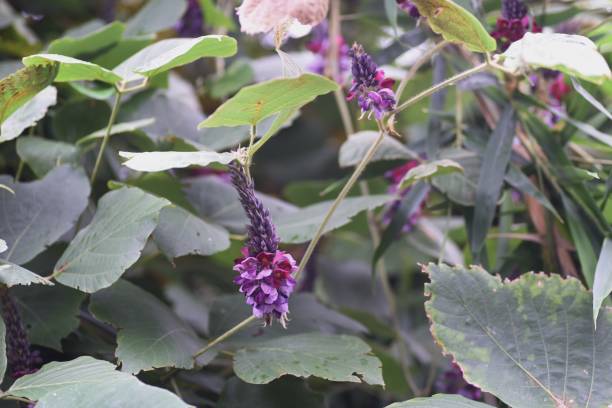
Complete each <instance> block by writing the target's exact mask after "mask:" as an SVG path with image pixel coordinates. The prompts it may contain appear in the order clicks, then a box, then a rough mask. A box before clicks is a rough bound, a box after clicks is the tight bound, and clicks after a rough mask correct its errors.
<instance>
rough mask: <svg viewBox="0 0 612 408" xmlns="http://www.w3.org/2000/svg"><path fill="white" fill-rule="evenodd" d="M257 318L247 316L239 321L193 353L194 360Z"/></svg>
mask: <svg viewBox="0 0 612 408" xmlns="http://www.w3.org/2000/svg"><path fill="white" fill-rule="evenodd" d="M255 320H257V318H256V317H255V316H251V317H247V318H246V319H244V320H243V321H241V322H240V323H238V324H237V325H235V326H234V327H232V328H231V329H229V330H228V331H226V332H225V333H223V334H222V335H220V336H219V337H217V338H216V339H214V340H213V341H211V342H210V343H208V344H207V345H206V346H205V347H203V348H201V349H200V350H198V351H197V352H196V353H195V354H194V355H193V358H194V360H195V359H197V358H198V357H200V356H201V355H202V354H204V353H206V352H207V351H208V350H210V349H211V348H213V347H214V346H216V345H217V344H219V343H221V342H222V341H223V340H225V339H227V338H229V337H231V336H233V335H234V334H235V333H237V332H239V331H240V330H241V329H242V328H243V327H246V326H248V325H249V324H251V323H252V322H254V321H255Z"/></svg>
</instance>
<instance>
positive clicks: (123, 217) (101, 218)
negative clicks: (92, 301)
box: [53, 187, 169, 293]
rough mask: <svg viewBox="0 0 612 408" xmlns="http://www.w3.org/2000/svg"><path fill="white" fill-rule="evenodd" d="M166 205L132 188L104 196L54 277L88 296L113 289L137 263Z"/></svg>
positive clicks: (67, 251)
mask: <svg viewBox="0 0 612 408" xmlns="http://www.w3.org/2000/svg"><path fill="white" fill-rule="evenodd" d="M168 204H169V202H168V201H167V200H165V199H162V198H158V197H155V196H153V195H151V194H147V193H145V192H143V191H142V190H140V189H138V188H133V187H126V188H122V189H120V190H115V191H111V192H109V193H106V194H105V195H104V196H103V197H102V198H101V199H100V201H99V202H98V210H97V211H96V214H95V215H94V218H93V220H92V221H91V223H90V224H89V225H88V226H87V227H85V228H84V229H82V230H81V231H79V233H78V234H77V235H76V237H75V238H74V239H73V240H72V242H71V243H70V245H69V246H68V248H67V249H66V251H65V252H64V254H63V255H62V257H61V258H60V259H59V260H58V261H57V264H56V265H55V270H54V273H53V274H54V276H55V277H56V279H57V280H58V281H59V282H61V283H62V284H64V285H67V286H70V287H73V288H75V289H79V290H81V291H83V292H89V293H92V292H95V291H97V290H99V289H102V288H105V287H108V286H110V285H112V284H113V283H114V282H115V281H116V280H117V279H119V277H120V276H121V275H122V274H123V272H125V270H126V269H127V268H129V267H130V266H132V264H134V263H135V262H136V261H137V260H138V258H139V257H140V253H141V251H142V249H143V248H144V246H145V244H146V242H147V238H148V237H149V235H151V233H152V232H153V230H154V229H155V226H156V225H157V220H158V218H159V213H160V211H161V209H162V208H163V207H165V206H167V205H168Z"/></svg>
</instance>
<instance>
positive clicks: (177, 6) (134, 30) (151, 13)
mask: <svg viewBox="0 0 612 408" xmlns="http://www.w3.org/2000/svg"><path fill="white" fill-rule="evenodd" d="M186 10H187V0H149V1H148V2H147V4H146V5H145V6H144V7H143V8H141V9H140V10H139V11H138V13H137V14H136V15H135V16H134V17H132V18H131V19H130V20H129V21H128V22H127V25H126V29H125V36H126V37H135V36H143V35H147V34H155V33H157V32H159V31H162V30H166V29H168V28H172V26H174V24H175V23H176V22H177V21H178V20H179V19H180V18H181V16H182V15H183V14H185V11H186Z"/></svg>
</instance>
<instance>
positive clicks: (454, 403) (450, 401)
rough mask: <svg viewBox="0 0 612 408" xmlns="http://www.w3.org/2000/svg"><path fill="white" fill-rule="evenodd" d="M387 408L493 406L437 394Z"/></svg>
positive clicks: (482, 407)
mask: <svg viewBox="0 0 612 408" xmlns="http://www.w3.org/2000/svg"><path fill="white" fill-rule="evenodd" d="M385 408H491V405H487V404H483V403H482V402H476V401H472V400H469V399H467V398H465V397H462V396H461V395H447V394H436V395H433V396H431V397H428V398H415V399H411V400H408V401H404V402H396V403H395V404H391V405H387V406H386V407H385Z"/></svg>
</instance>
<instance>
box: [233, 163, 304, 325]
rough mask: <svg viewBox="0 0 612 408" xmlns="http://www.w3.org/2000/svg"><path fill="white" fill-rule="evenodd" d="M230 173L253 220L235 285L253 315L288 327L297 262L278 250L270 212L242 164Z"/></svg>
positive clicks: (236, 267)
mask: <svg viewBox="0 0 612 408" xmlns="http://www.w3.org/2000/svg"><path fill="white" fill-rule="evenodd" d="M230 173H231V175H232V184H234V187H235V188H236V190H237V191H238V195H239V196H240V203H241V204H242V207H243V208H244V211H245V212H246V214H247V217H248V218H249V221H250V225H249V226H248V228H247V232H248V239H247V242H246V243H247V246H246V247H245V248H243V249H242V255H243V257H242V258H239V259H236V261H235V262H234V271H236V272H238V273H239V275H238V276H237V277H236V278H235V279H234V283H235V284H237V285H238V286H240V292H242V293H244V296H245V297H246V303H247V304H248V305H249V306H251V307H252V309H253V316H255V317H257V318H260V319H264V321H265V324H266V325H268V324H271V323H272V320H273V319H274V318H276V319H277V320H278V321H279V322H280V324H281V325H282V326H283V327H286V325H287V314H288V313H289V304H288V301H289V296H291V293H292V292H293V289H294V288H295V279H294V278H293V273H294V272H295V271H296V270H297V269H298V268H297V265H296V262H295V259H293V257H292V256H291V255H290V254H288V253H286V252H284V251H281V250H279V249H278V243H279V241H280V239H279V238H278V236H277V235H276V229H275V227H274V224H272V219H271V218H270V213H269V211H268V209H267V208H265V207H264V206H263V204H262V202H261V201H260V200H259V198H257V196H256V195H255V188H254V186H253V181H252V180H251V179H250V178H249V176H248V175H247V174H245V172H244V170H243V169H242V167H240V166H239V165H235V164H232V165H230Z"/></svg>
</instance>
